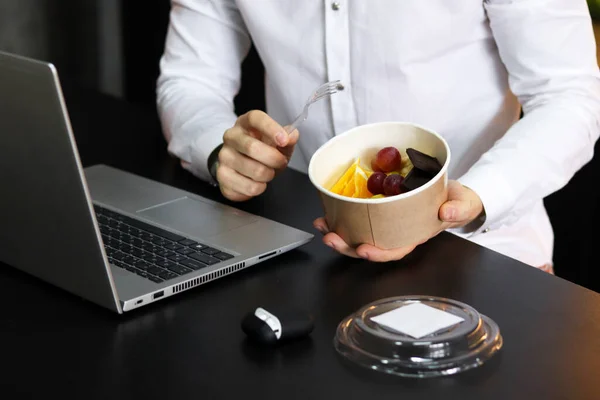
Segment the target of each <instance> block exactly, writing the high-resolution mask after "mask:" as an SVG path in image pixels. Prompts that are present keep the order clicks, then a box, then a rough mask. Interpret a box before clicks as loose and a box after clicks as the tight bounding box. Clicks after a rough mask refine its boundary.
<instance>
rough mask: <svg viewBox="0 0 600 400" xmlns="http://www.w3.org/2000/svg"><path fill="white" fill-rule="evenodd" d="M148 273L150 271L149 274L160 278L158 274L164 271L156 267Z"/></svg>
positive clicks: (149, 269)
mask: <svg viewBox="0 0 600 400" xmlns="http://www.w3.org/2000/svg"><path fill="white" fill-rule="evenodd" d="M146 271H148V273H150V274H152V275H157V276H158V274H160V273H161V272H163V271H164V269H162V268H158V267H155V266H151V267H149V268H148V269H147V270H146Z"/></svg>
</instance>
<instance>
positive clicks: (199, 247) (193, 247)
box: [190, 243, 206, 250]
mask: <svg viewBox="0 0 600 400" xmlns="http://www.w3.org/2000/svg"><path fill="white" fill-rule="evenodd" d="M205 247H206V246H205V245H203V244H200V243H196V244H194V245H192V246H190V248H192V249H194V250H202V249H203V248H205Z"/></svg>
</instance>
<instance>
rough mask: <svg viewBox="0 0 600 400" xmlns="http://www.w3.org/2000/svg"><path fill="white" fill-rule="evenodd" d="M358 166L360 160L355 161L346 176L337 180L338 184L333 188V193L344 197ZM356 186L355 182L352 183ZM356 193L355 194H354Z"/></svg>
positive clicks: (345, 173)
mask: <svg viewBox="0 0 600 400" xmlns="http://www.w3.org/2000/svg"><path fill="white" fill-rule="evenodd" d="M357 165H358V160H356V161H354V162H353V163H352V165H350V167H348V169H347V170H346V172H344V174H343V175H342V176H341V177H340V179H338V180H337V182H336V183H335V184H334V185H333V186H332V187H331V189H330V190H331V191H332V192H333V193H335V194H339V195H343V194H344V192H345V190H346V187H347V186H348V184H349V183H350V180H351V179H352V178H353V177H354V171H356V166H357ZM352 186H354V182H353V183H352ZM352 193H354V192H352Z"/></svg>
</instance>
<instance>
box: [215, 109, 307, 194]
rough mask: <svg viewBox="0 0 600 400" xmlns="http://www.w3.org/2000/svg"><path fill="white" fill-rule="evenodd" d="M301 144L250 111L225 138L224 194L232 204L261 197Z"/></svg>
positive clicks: (221, 177)
mask: <svg viewBox="0 0 600 400" xmlns="http://www.w3.org/2000/svg"><path fill="white" fill-rule="evenodd" d="M296 142H298V131H297V130H294V132H292V133H291V134H289V135H288V133H287V132H286V131H285V130H284V129H283V127H282V126H281V125H279V124H278V123H277V122H275V121H274V120H273V119H272V118H271V117H269V116H268V115H267V114H265V113H264V112H262V111H250V112H248V113H246V114H244V115H242V116H240V117H239V118H238V120H237V121H236V123H235V125H234V126H233V127H232V128H230V129H228V130H227V131H226V132H225V134H224V135H223V147H222V148H221V151H220V152H219V167H218V169H217V181H218V182H219V186H220V188H221V192H222V193H223V195H224V196H225V197H227V198H228V199H229V200H232V201H245V200H248V199H250V198H252V197H255V196H258V195H259V194H261V193H262V192H264V191H265V189H266V188H267V183H268V182H270V181H271V180H272V179H273V178H274V177H275V175H276V174H277V173H278V172H279V171H281V170H283V169H284V168H285V167H286V166H287V164H288V162H289V161H290V158H291V157H292V153H293V151H294V146H295V145H296Z"/></svg>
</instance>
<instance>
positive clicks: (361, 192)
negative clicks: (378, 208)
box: [352, 165, 373, 199]
mask: <svg viewBox="0 0 600 400" xmlns="http://www.w3.org/2000/svg"><path fill="white" fill-rule="evenodd" d="M370 175H371V173H369V172H368V171H365V170H364V169H363V168H361V166H360V165H357V166H356V171H355V172H354V194H353V195H352V197H355V198H358V199H368V198H370V197H371V196H373V194H372V193H371V192H369V189H367V181H368V180H369V176H370Z"/></svg>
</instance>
